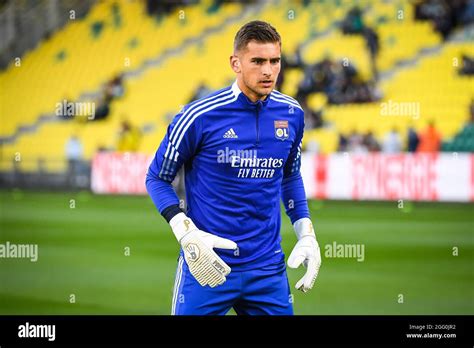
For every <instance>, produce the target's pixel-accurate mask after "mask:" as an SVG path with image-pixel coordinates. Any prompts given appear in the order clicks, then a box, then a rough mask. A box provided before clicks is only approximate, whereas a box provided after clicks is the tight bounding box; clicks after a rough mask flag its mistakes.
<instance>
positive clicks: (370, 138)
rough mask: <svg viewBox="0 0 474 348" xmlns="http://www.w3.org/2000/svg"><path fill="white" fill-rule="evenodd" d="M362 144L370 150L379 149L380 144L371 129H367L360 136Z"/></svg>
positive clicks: (375, 150)
mask: <svg viewBox="0 0 474 348" xmlns="http://www.w3.org/2000/svg"><path fill="white" fill-rule="evenodd" d="M362 145H363V146H364V147H365V148H366V149H367V150H368V151H370V152H378V151H380V144H379V143H378V141H377V139H375V137H374V134H373V133H372V131H368V132H367V133H366V134H365V135H364V136H363V138H362Z"/></svg>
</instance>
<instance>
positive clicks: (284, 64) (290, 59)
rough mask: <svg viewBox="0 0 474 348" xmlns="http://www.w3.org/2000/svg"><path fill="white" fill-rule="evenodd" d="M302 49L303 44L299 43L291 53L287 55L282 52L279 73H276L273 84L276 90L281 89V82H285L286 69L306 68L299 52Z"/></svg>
mask: <svg viewBox="0 0 474 348" xmlns="http://www.w3.org/2000/svg"><path fill="white" fill-rule="evenodd" d="M302 49H303V46H302V45H299V46H298V47H297V48H296V50H295V53H294V54H293V55H289V56H287V55H286V54H284V53H282V55H281V63H280V74H278V79H277V81H276V84H275V89H276V90H277V91H280V90H281V88H282V86H283V83H284V82H285V74H286V70H287V69H301V70H304V69H305V68H306V64H305V62H304V60H303V55H302V52H301V51H302Z"/></svg>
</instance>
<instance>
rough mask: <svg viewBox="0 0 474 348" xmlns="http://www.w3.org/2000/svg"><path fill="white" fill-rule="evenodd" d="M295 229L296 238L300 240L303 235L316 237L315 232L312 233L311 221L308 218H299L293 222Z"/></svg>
mask: <svg viewBox="0 0 474 348" xmlns="http://www.w3.org/2000/svg"><path fill="white" fill-rule="evenodd" d="M293 228H294V229H295V233H296V238H297V239H298V240H300V239H301V238H303V237H314V238H315V239H316V234H315V233H314V229H313V223H312V222H311V219H309V218H301V219H299V220H297V221H295V223H294V224H293Z"/></svg>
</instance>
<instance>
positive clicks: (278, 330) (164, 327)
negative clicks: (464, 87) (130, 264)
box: [0, 316, 474, 348]
mask: <svg viewBox="0 0 474 348" xmlns="http://www.w3.org/2000/svg"><path fill="white" fill-rule="evenodd" d="M26 323H28V325H29V326H28V327H29V329H30V330H31V325H32V324H34V325H55V339H54V341H49V340H48V338H47V337H42V338H38V337H36V338H33V337H19V332H20V325H25V327H23V328H24V329H23V333H25V332H26V331H25V328H26ZM410 325H411V326H410ZM429 325H431V327H430V326H429ZM473 327H474V325H473V316H293V317H237V316H226V317H171V316H0V347H1V348H8V347H12V346H15V345H18V344H19V345H21V346H24V345H34V346H39V345H41V346H43V345H44V346H50V345H58V344H61V345H62V346H64V344H100V345H106V344H114V345H118V344H128V345H133V346H137V344H160V343H164V342H176V343H178V342H179V343H191V344H210V343H213V342H215V343H217V344H218V343H233V344H249V343H254V344H265V343H266V344H268V343H279V344H291V346H294V345H297V344H299V343H308V344H310V346H314V345H315V346H318V345H320V344H325V345H334V344H344V345H355V344H356V345H360V344H389V345H395V346H398V345H400V344H403V345H411V346H429V347H433V346H449V347H457V346H466V347H472V343H473V342H474V339H473V334H472V329H473ZM30 332H33V333H34V331H30ZM44 332H45V335H46V331H44ZM407 334H420V335H421V336H425V337H415V338H413V337H407ZM430 334H431V335H433V334H441V335H445V334H448V335H451V337H441V338H434V336H428V335H430ZM453 334H455V336H456V337H452V335H453ZM46 336H47V335H46ZM50 336H51V335H50Z"/></svg>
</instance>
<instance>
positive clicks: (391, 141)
mask: <svg viewBox="0 0 474 348" xmlns="http://www.w3.org/2000/svg"><path fill="white" fill-rule="evenodd" d="M382 151H383V152H384V153H388V154H392V153H399V152H401V151H402V141H401V139H400V136H399V134H398V132H397V130H396V129H395V128H394V129H392V130H391V131H390V132H388V133H387V135H386V136H385V138H384V140H383V143H382Z"/></svg>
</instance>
